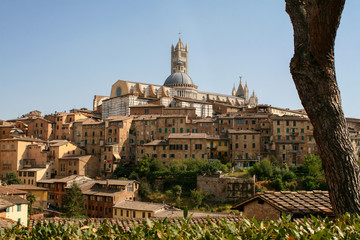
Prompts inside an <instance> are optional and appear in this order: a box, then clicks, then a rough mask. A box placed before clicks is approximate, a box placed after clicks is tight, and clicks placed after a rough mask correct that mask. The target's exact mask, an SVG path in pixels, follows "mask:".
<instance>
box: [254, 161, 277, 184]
mask: <svg viewBox="0 0 360 240" xmlns="http://www.w3.org/2000/svg"><path fill="white" fill-rule="evenodd" d="M249 172H250V173H251V175H256V177H257V178H258V180H260V181H262V180H270V179H271V178H272V176H273V173H274V166H273V165H272V163H271V162H270V161H269V160H268V159H264V160H263V161H261V162H258V163H255V164H254V166H253V167H252V168H251V169H250V171H249Z"/></svg>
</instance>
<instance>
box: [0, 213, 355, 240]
mask: <svg viewBox="0 0 360 240" xmlns="http://www.w3.org/2000/svg"><path fill="white" fill-rule="evenodd" d="M190 220H191V219H190V218H179V219H178V221H170V220H168V219H164V220H162V221H161V220H153V221H151V220H144V221H143V222H142V224H136V225H133V226H131V222H130V221H127V223H126V225H127V226H128V225H130V228H129V229H124V228H123V227H122V225H118V224H114V225H110V224H109V223H108V222H107V221H106V220H104V221H103V222H102V223H101V224H100V225H96V224H92V223H91V222H90V221H87V220H85V221H82V223H81V224H80V225H75V224H71V223H65V224H53V223H47V222H46V221H44V222H43V224H37V225H35V226H33V227H32V228H31V229H29V228H27V227H21V226H19V225H16V226H13V227H12V228H5V229H1V231H0V239H124V240H127V239H169V240H171V239H215V240H222V239H360V217H359V216H358V215H350V214H346V215H344V216H340V217H338V218H337V219H334V220H330V219H327V218H325V219H320V218H315V217H311V218H304V219H301V221H296V222H294V221H292V220H291V216H285V215H283V216H282V217H281V219H279V220H277V221H261V222H258V221H256V220H254V219H246V218H244V219H238V220H237V221H236V220H235V221H227V220H219V221H212V220H210V219H208V220H207V221H206V220H205V221H203V222H200V221H199V222H198V224H194V223H192V221H190Z"/></svg>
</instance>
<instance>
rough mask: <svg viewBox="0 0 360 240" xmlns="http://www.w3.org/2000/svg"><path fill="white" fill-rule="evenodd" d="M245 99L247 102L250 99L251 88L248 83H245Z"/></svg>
mask: <svg viewBox="0 0 360 240" xmlns="http://www.w3.org/2000/svg"><path fill="white" fill-rule="evenodd" d="M244 98H245V100H248V99H249V88H248V86H247V82H246V83H245V88H244Z"/></svg>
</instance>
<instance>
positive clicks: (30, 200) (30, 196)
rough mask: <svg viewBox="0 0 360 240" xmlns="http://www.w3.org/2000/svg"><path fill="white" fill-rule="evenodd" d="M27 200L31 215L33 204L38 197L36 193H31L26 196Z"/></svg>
mask: <svg viewBox="0 0 360 240" xmlns="http://www.w3.org/2000/svg"><path fill="white" fill-rule="evenodd" d="M26 200H28V201H29V215H31V214H32V210H33V204H34V202H35V201H36V197H35V195H34V194H31V193H30V194H28V195H27V196H26Z"/></svg>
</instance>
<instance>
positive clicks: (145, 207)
mask: <svg viewBox="0 0 360 240" xmlns="http://www.w3.org/2000/svg"><path fill="white" fill-rule="evenodd" d="M165 206H166V205H164V204H162V203H151V202H141V201H130V200H125V201H122V202H119V203H117V204H115V205H114V208H123V209H131V210H139V211H154V212H155V211H158V210H160V209H163V208H164V207H165Z"/></svg>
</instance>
